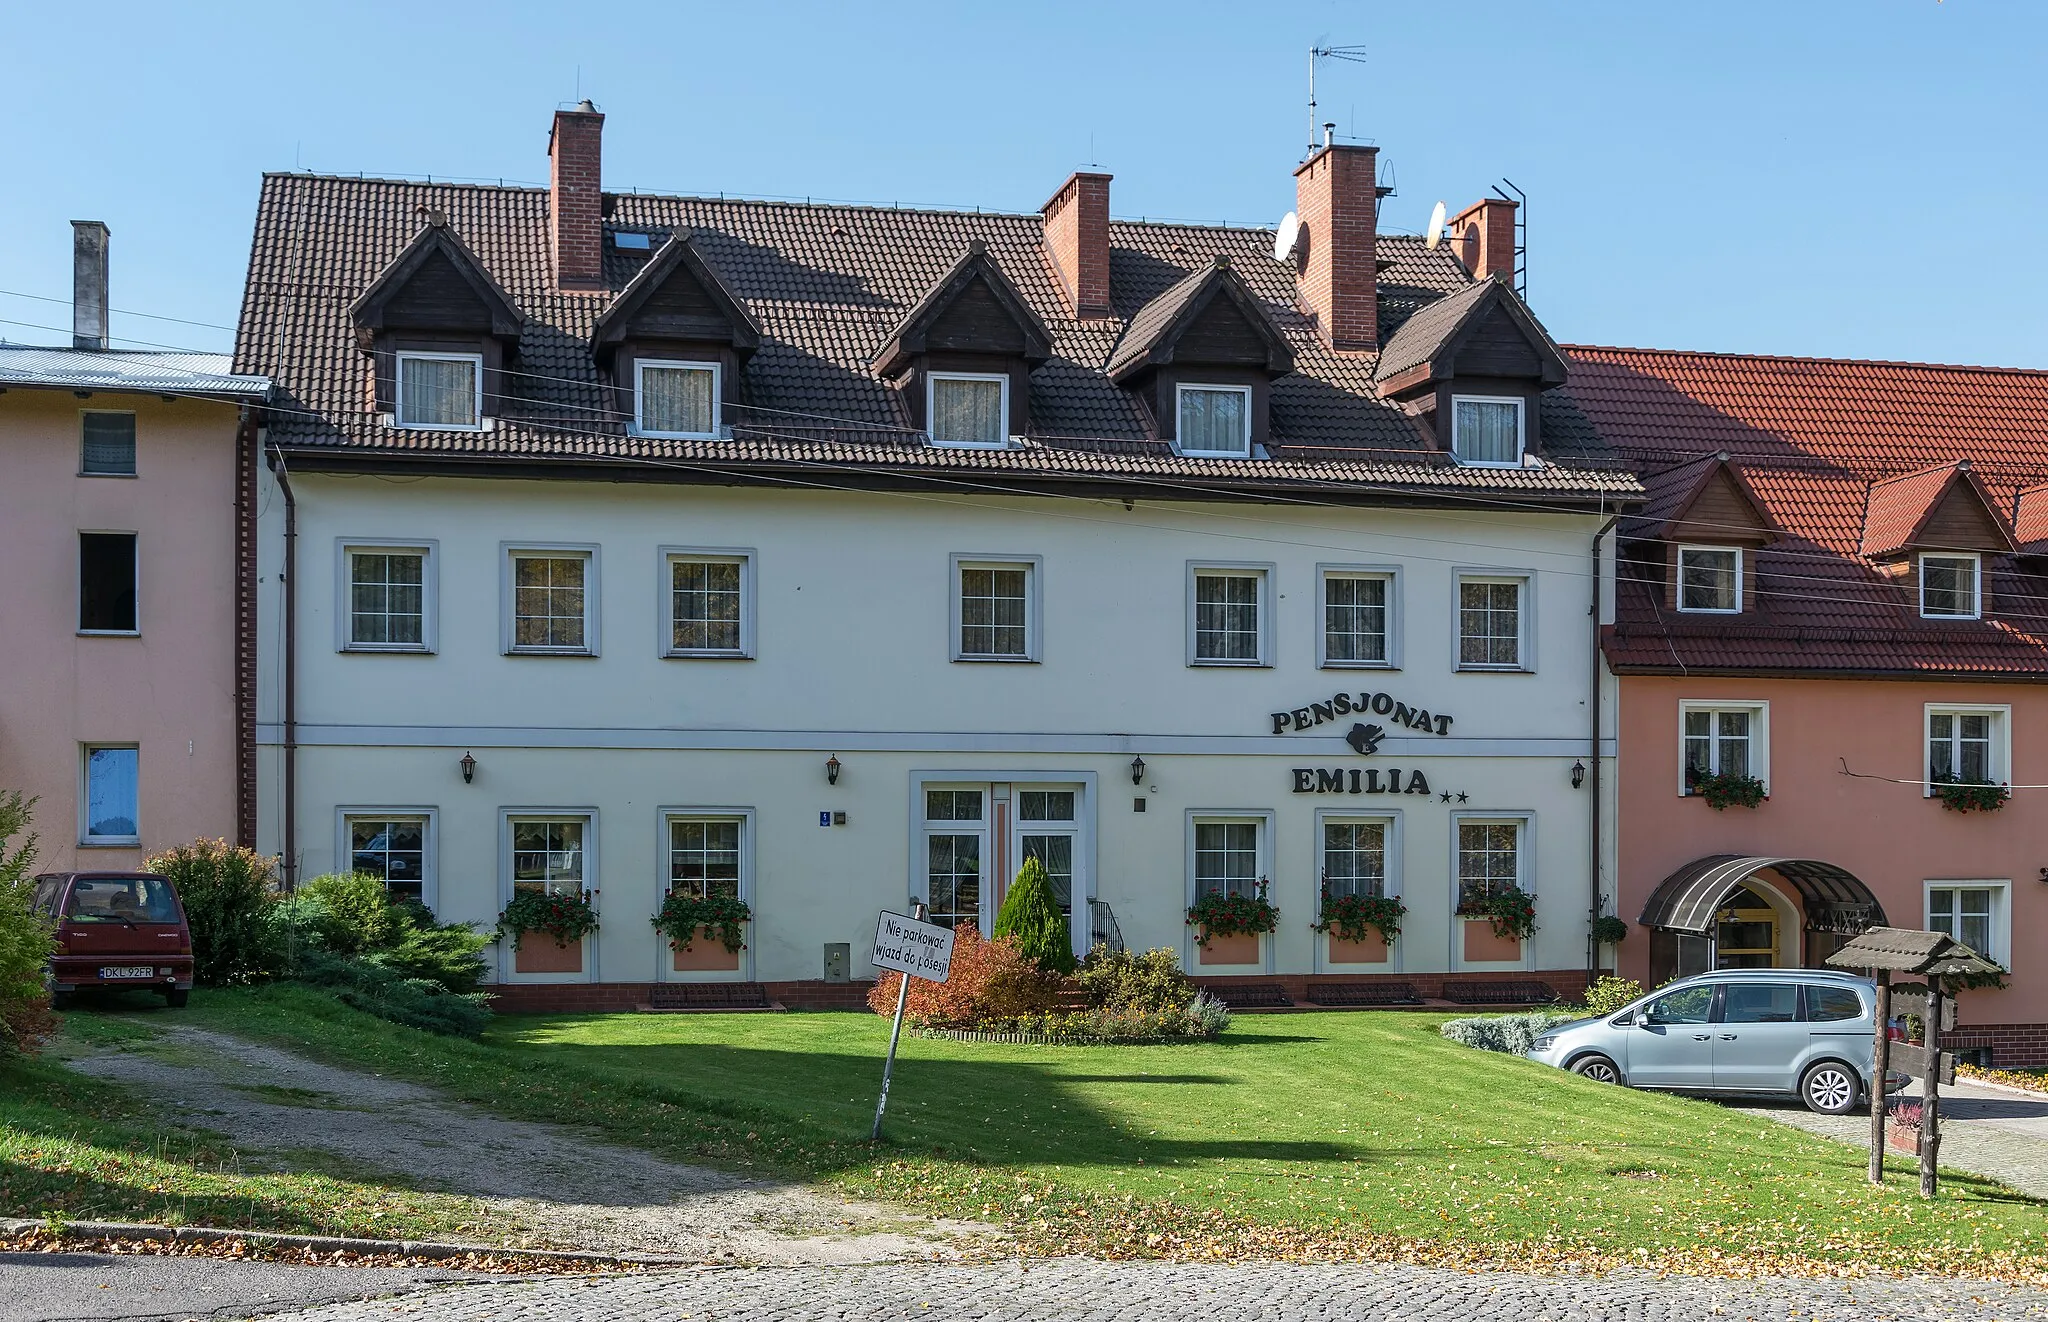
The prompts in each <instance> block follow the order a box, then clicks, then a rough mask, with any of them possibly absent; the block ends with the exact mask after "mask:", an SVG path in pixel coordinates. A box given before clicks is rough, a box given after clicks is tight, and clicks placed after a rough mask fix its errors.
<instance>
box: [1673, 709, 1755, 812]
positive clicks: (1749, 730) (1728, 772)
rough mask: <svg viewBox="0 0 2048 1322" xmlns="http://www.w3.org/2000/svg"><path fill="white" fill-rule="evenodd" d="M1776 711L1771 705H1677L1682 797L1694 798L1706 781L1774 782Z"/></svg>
mask: <svg viewBox="0 0 2048 1322" xmlns="http://www.w3.org/2000/svg"><path fill="white" fill-rule="evenodd" d="M1770 718H1771V705H1770V704H1769V703H1767V702H1722V701H1718V700H1717V701H1701V702H1680V703H1679V704H1678V739H1679V749H1680V753H1679V768H1678V772H1679V775H1678V792H1679V794H1681V795H1689V794H1691V793H1692V792H1693V785H1694V784H1695V783H1696V782H1698V781H1699V780H1700V779H1702V778H1703V777H1706V776H1755V777H1756V778H1757V779H1758V780H1760V781H1763V782H1764V785H1765V787H1766V792H1768V788H1769V785H1770V781H1771V756H1770V755H1771V737H1770V736H1771V719H1770Z"/></svg>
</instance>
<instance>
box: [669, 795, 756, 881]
mask: <svg viewBox="0 0 2048 1322" xmlns="http://www.w3.org/2000/svg"><path fill="white" fill-rule="evenodd" d="M753 826H754V810H753V809H751V808H691V807H674V808H663V809H662V810H661V843H660V858H661V860H662V875H661V884H662V891H663V893H664V894H674V893H677V892H681V893H683V894H686V895H694V896H696V897H697V898H698V899H708V898H710V897H712V896H721V897H724V898H727V899H739V900H745V901H748V902H749V903H752V900H753V848H754V841H753Z"/></svg>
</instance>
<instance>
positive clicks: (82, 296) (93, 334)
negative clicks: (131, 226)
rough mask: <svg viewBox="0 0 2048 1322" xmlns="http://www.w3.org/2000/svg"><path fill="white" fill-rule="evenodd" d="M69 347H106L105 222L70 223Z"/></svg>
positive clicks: (84, 221) (77, 221)
mask: <svg viewBox="0 0 2048 1322" xmlns="http://www.w3.org/2000/svg"><path fill="white" fill-rule="evenodd" d="M71 347H72V348H74V349H104V348H106V347H107V223H106V222H105V221H103V220H74V221H72V222H71Z"/></svg>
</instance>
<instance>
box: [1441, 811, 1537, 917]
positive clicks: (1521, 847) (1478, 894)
mask: <svg viewBox="0 0 2048 1322" xmlns="http://www.w3.org/2000/svg"><path fill="white" fill-rule="evenodd" d="M1534 827H1535V820H1534V818H1533V817H1532V816H1531V815H1530V814H1528V813H1484V812H1476V813H1453V814H1452V815H1451V875H1452V876H1454V877H1456V878H1457V879H1458V893H1457V904H1458V912H1459V913H1461V914H1464V913H1471V912H1472V911H1473V910H1474V908H1475V907H1476V906H1477V905H1478V904H1479V903H1480V901H1482V900H1484V899H1485V898H1486V897H1488V896H1491V895H1499V894H1502V893H1503V892H1505V891H1508V890H1510V889H1516V890H1522V891H1528V892H1531V893H1533V892H1534V891H1535V885H1534V881H1533V878H1532V875H1531V868H1530V865H1529V860H1530V859H1531V858H1532V857H1533V855H1532V853H1531V847H1530V846H1531V842H1530V836H1531V835H1532V834H1534Z"/></svg>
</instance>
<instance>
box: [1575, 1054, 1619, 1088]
mask: <svg viewBox="0 0 2048 1322" xmlns="http://www.w3.org/2000/svg"><path fill="white" fill-rule="evenodd" d="M1572 1073H1574V1074H1577V1075H1580V1076H1582V1077H1584V1078H1588V1079H1591V1080H1592V1081H1593V1082H1595V1083H1620V1082H1621V1067H1620V1066H1618V1065H1616V1064H1615V1063H1614V1062H1613V1061H1611V1060H1609V1059H1608V1058H1607V1057H1605V1056H1581V1057H1579V1058H1578V1059H1577V1060H1575V1061H1573V1062H1572Z"/></svg>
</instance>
